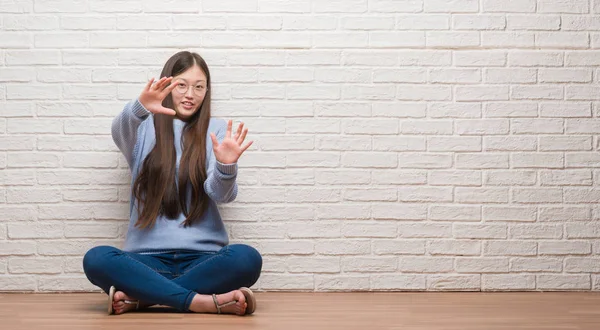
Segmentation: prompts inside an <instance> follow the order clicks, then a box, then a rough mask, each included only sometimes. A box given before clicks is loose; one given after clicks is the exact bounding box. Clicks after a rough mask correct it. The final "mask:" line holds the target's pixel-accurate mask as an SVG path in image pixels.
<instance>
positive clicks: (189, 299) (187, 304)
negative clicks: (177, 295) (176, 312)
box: [183, 291, 197, 312]
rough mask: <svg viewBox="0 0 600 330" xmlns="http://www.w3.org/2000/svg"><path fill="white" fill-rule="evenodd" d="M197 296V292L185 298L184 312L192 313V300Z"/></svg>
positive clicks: (192, 292)
mask: <svg viewBox="0 0 600 330" xmlns="http://www.w3.org/2000/svg"><path fill="white" fill-rule="evenodd" d="M196 295H197V293H196V292H194V291H190V293H189V294H188V296H187V298H185V305H183V311H185V312H189V311H190V305H192V300H194V297H195V296H196Z"/></svg>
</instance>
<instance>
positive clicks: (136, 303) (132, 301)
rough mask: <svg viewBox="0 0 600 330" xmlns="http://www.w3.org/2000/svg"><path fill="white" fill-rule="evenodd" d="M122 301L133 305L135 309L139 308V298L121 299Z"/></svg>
mask: <svg viewBox="0 0 600 330" xmlns="http://www.w3.org/2000/svg"><path fill="white" fill-rule="evenodd" d="M123 302H124V303H126V304H129V305H135V309H136V310H138V309H140V301H139V300H123Z"/></svg>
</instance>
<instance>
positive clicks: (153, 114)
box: [83, 51, 262, 315]
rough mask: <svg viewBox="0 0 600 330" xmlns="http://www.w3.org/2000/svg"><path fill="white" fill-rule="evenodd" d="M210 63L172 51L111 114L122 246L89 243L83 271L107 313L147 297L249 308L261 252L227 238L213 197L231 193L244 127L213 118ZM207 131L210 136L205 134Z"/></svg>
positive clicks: (225, 309) (235, 310) (190, 307)
mask: <svg viewBox="0 0 600 330" xmlns="http://www.w3.org/2000/svg"><path fill="white" fill-rule="evenodd" d="M210 108H211V88H210V73H209V70H208V66H207V65H206V62H205V61H204V59H202V57H200V55H198V54H196V53H191V52H187V51H184V52H179V53H177V54H175V55H173V56H172V57H171V58H170V59H169V60H168V61H167V62H166V63H165V65H164V67H163V70H162V72H161V78H160V80H158V81H157V82H155V83H154V78H153V79H150V81H149V82H148V83H147V84H146V86H145V88H144V89H143V91H142V92H141V94H140V96H139V97H138V98H137V99H136V100H133V101H131V102H129V103H128V104H127V105H126V106H125V108H124V110H123V111H122V112H121V113H120V114H119V115H118V116H117V117H116V118H115V119H114V120H113V124H112V136H113V140H114V141H115V144H116V145H117V146H118V147H119V149H120V150H121V152H123V154H124V156H125V158H126V159H127V162H128V164H129V167H130V168H131V172H132V187H131V191H132V196H131V203H130V222H129V228H128V232H127V238H126V241H125V247H124V248H123V250H120V249H117V248H115V247H110V246H98V247H94V248H92V249H91V250H90V251H88V252H87V253H86V255H85V257H84V259H83V268H84V271H85V274H86V276H87V277H88V279H89V280H90V281H91V282H92V283H93V284H94V285H96V286H98V287H100V288H102V289H103V290H104V291H105V292H106V293H108V294H109V303H108V313H109V314H113V313H115V314H122V313H125V312H127V311H130V310H132V309H141V308H145V307H148V306H152V305H156V304H159V305H167V306H171V307H174V308H177V309H179V310H181V311H191V312H198V313H215V312H216V313H229V314H237V315H246V314H252V313H253V312H254V310H255V308H256V301H255V299H254V295H253V293H252V291H251V290H250V289H248V287H250V286H252V285H253V284H254V283H256V281H257V280H258V277H259V276H260V271H261V268H262V258H261V255H260V254H259V252H258V251H256V250H255V249H254V248H252V247H250V246H247V245H242V244H234V245H229V240H228V235H227V232H226V230H225V226H224V225H223V221H222V219H221V217H220V215H219V211H218V209H217V203H228V202H231V201H233V200H234V199H235V197H236V195H237V189H238V187H237V184H236V175H237V161H238V159H239V157H240V156H241V155H242V153H243V152H244V151H245V150H246V149H248V147H249V146H250V145H251V144H252V141H250V142H247V143H245V144H244V140H245V138H246V134H247V132H248V129H247V128H244V124H243V123H242V124H241V125H240V126H239V127H238V129H237V130H236V132H235V134H233V132H232V122H231V120H230V121H228V122H227V123H226V122H225V121H224V120H217V119H214V118H211V113H210ZM209 140H210V142H209Z"/></svg>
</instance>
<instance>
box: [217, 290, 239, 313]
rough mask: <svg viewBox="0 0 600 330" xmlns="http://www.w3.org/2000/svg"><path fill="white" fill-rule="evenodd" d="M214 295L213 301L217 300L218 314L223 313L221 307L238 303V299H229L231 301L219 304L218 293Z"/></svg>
mask: <svg viewBox="0 0 600 330" xmlns="http://www.w3.org/2000/svg"><path fill="white" fill-rule="evenodd" d="M212 297H213V301H214V302H215V306H216V307H217V313H218V314H221V308H223V307H227V306H230V305H233V304H235V303H237V301H236V300H232V301H229V302H226V303H224V304H221V305H219V302H218V301H217V295H216V294H214V293H213V295H212Z"/></svg>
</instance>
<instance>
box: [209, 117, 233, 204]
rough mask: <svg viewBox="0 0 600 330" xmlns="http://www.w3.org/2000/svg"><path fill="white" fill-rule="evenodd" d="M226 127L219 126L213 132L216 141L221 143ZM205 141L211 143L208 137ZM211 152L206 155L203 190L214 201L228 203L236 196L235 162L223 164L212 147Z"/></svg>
mask: <svg viewBox="0 0 600 330" xmlns="http://www.w3.org/2000/svg"><path fill="white" fill-rule="evenodd" d="M225 132H226V127H223V126H222V127H220V129H219V130H217V132H216V133H215V135H216V136H217V141H219V143H221V141H223V139H224V138H225ZM207 143H212V142H211V140H210V137H207ZM210 151H211V154H210V155H208V157H206V158H207V160H208V166H207V173H206V174H207V178H206V181H204V191H205V192H206V194H207V195H208V196H209V197H210V198H211V199H212V200H214V201H215V202H216V203H229V202H232V201H234V200H235V198H236V197H237V191H238V187H237V183H236V177H237V170H238V167H237V163H232V164H223V163H221V162H219V161H217V159H216V157H215V155H214V152H213V151H212V147H211V148H210Z"/></svg>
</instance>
